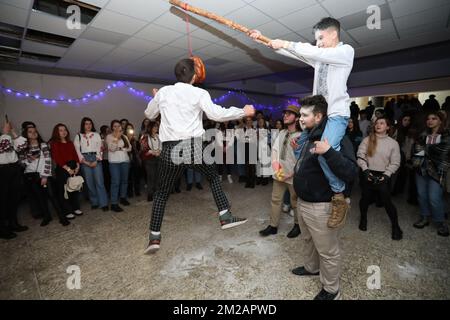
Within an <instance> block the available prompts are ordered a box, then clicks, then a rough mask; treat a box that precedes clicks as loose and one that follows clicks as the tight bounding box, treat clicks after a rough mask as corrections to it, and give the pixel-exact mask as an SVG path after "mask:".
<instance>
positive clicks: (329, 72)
mask: <svg viewBox="0 0 450 320" xmlns="http://www.w3.org/2000/svg"><path fill="white" fill-rule="evenodd" d="M340 28H341V27H340V23H339V21H338V20H336V19H333V18H331V17H328V18H323V19H322V20H321V21H319V22H318V23H317V24H316V25H315V26H314V27H313V30H314V35H315V38H316V45H315V46H313V45H311V44H309V43H301V42H290V41H285V40H280V39H276V40H272V41H271V42H270V43H269V44H268V46H269V47H271V48H273V49H275V50H277V51H276V52H277V53H280V54H282V55H285V56H288V57H290V58H294V59H297V60H300V61H302V62H304V63H306V64H308V65H310V66H312V67H313V68H314V69H315V74H314V89H313V95H322V96H324V97H325V98H326V100H327V102H328V121H327V126H326V128H325V130H324V132H323V136H322V141H324V140H325V139H327V140H328V142H329V144H330V145H331V147H332V148H333V149H335V150H339V149H340V143H341V140H342V138H343V137H344V135H345V130H346V128H347V122H348V119H349V117H350V108H349V105H350V97H349V95H348V93H347V79H348V76H349V75H350V72H351V70H352V67H353V58H354V54H355V52H354V49H353V48H352V47H351V46H350V45H348V44H343V43H342V42H340V38H339V34H340ZM260 35H261V33H260V32H259V31H258V30H252V31H251V32H250V37H251V38H253V39H255V41H257V42H261V41H259V40H256V39H257V38H258V37H259V36H260ZM319 161H320V166H321V167H322V170H323V171H324V173H325V176H326V177H327V180H328V182H329V184H330V187H331V189H332V190H333V193H334V195H333V199H332V201H331V203H332V208H333V210H332V214H331V216H330V220H329V221H328V227H330V228H336V227H338V226H340V225H341V224H342V223H343V222H344V221H345V215H346V214H347V211H348V208H349V205H348V203H347V202H346V200H345V197H344V194H343V192H344V190H345V183H344V182H343V181H342V180H341V179H339V178H337V177H336V175H335V174H334V173H333V172H332V171H331V170H330V168H329V166H328V164H327V162H326V160H325V159H324V157H319Z"/></svg>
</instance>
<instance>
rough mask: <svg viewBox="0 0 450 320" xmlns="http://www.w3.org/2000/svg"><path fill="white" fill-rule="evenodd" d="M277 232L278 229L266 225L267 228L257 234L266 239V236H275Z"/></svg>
mask: <svg viewBox="0 0 450 320" xmlns="http://www.w3.org/2000/svg"><path fill="white" fill-rule="evenodd" d="M277 232H278V228H275V227H272V226H271V225H268V226H267V228H265V229H264V230H261V231H260V232H259V234H260V235H261V237H267V236H270V235H271V234H277Z"/></svg>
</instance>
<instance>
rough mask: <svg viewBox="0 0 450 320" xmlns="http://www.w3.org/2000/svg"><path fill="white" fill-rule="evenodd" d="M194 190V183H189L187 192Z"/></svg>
mask: <svg viewBox="0 0 450 320" xmlns="http://www.w3.org/2000/svg"><path fill="white" fill-rule="evenodd" d="M191 190H192V183H188V185H187V186H186V191H191Z"/></svg>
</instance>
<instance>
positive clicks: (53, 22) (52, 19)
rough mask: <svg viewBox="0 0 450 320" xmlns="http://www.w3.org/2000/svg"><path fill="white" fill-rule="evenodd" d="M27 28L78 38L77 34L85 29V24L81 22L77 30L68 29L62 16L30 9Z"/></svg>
mask: <svg viewBox="0 0 450 320" xmlns="http://www.w3.org/2000/svg"><path fill="white" fill-rule="evenodd" d="M28 28H30V29H35V30H39V31H43V32H48V33H53V34H59V35H62V36H65V37H69V38H78V36H80V34H81V33H82V32H83V31H84V30H85V29H86V25H84V24H82V25H81V29H79V30H78V29H68V28H67V26H66V20H65V19H64V18H62V17H56V16H53V15H50V14H47V13H44V12H40V11H35V10H33V11H31V15H30V21H29V23H28Z"/></svg>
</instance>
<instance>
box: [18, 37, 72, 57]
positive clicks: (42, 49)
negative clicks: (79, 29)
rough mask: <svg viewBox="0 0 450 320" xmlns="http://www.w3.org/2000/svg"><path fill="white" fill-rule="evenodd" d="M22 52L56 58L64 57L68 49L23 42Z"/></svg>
mask: <svg viewBox="0 0 450 320" xmlns="http://www.w3.org/2000/svg"><path fill="white" fill-rule="evenodd" d="M22 50H23V51H27V52H33V53H40V54H47V55H50V56H55V57H62V56H63V55H64V53H65V52H66V51H67V48H62V47H59V46H52V45H49V44H45V43H40V42H35V41H29V40H23V41H22Z"/></svg>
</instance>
